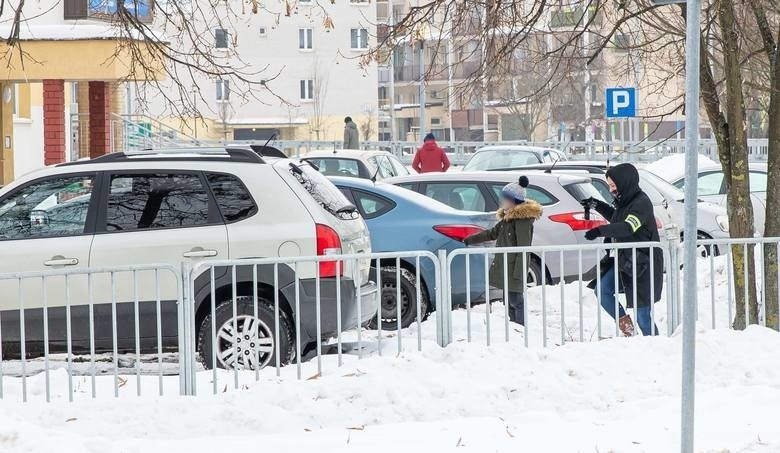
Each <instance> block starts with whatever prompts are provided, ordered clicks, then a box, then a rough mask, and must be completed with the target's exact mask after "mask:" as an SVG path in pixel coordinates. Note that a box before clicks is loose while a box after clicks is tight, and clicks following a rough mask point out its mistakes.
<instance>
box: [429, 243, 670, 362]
mask: <svg viewBox="0 0 780 453" xmlns="http://www.w3.org/2000/svg"><path fill="white" fill-rule="evenodd" d="M656 250H657V251H659V252H661V253H660V254H661V256H660V257H656V258H655V259H653V256H654V255H655V253H654V252H655V251H656ZM665 250H667V247H664V245H662V244H661V243H660V242H655V243H646V242H645V243H623V244H588V245H581V246H577V247H571V246H547V247H517V248H506V247H504V248H465V249H460V250H455V251H454V252H452V253H450V254H449V255H448V256H447V257H446V266H445V268H446V269H449V270H450V271H451V269H452V267H453V265H454V263H455V262H456V261H457V260H458V259H462V260H465V265H466V268H467V269H469V268H470V267H471V265H472V263H473V262H474V261H477V262H479V261H484V263H485V272H484V276H483V277H482V279H481V282H480V284H481V285H482V286H488V285H492V286H494V287H500V288H501V299H500V300H499V301H497V302H498V303H497V304H490V305H487V306H485V307H481V308H477V307H475V306H474V305H473V304H472V300H471V298H470V297H468V296H467V297H466V301H465V304H456V303H449V304H448V303H446V302H444V303H443V306H444V307H451V309H452V308H454V309H455V312H453V313H452V314H451V315H449V316H445V317H446V318H449V319H450V320H452V319H454V318H458V317H460V318H463V319H461V320H460V323H459V326H458V327H460V331H457V332H453V326H452V323H450V325H448V329H447V331H446V333H445V334H446V335H447V337H446V340H445V343H449V342H452V341H464V340H465V341H468V342H472V341H475V338H478V337H479V338H480V339H483V341H484V342H485V344H486V345H488V346H489V345H490V344H491V341H493V340H494V338H493V337H494V333H495V330H496V329H495V327H494V325H495V324H496V323H498V329H500V330H503V335H499V337H503V340H504V341H506V342H509V341H513V340H514V339H515V338H516V337H522V340H520V339H518V340H517V341H518V342H520V341H522V343H523V344H524V345H525V346H526V347H528V346H530V345H531V343H532V340H531V339H532V338H536V337H537V336H538V335H539V334H541V341H540V342H539V343H538V345H540V346H542V347H547V346H549V344H550V343H551V342H554V343H555V344H557V345H560V344H564V343H566V342H570V341H579V342H584V341H591V340H601V339H604V338H606V337H607V336H612V335H613V334H614V336H620V334H621V331H620V327H619V323H618V317H617V316H615V319H614V320H613V319H611V318H610V319H609V321H606V322H612V324H613V325H614V329H609V328H607V327H606V326H605V321H604V318H605V315H606V312H605V309H610V310H613V312H614V313H620V312H621V311H622V310H623V309H622V304H620V302H619V295H620V294H621V293H622V292H623V291H622V288H621V287H622V286H623V285H622V284H621V283H620V278H619V273H621V274H624V275H623V277H622V278H623V279H625V278H628V281H626V280H623V281H624V282H625V283H626V285H627V286H630V288H631V289H630V290H627V291H629V294H627V295H626V296H627V297H630V298H631V299H632V300H635V301H636V300H637V297H638V295H639V296H642V297H643V298H645V299H647V298H649V299H648V300H656V299H659V300H661V303H663V304H664V305H666V310H665V311H666V313H664V314H663V315H662V316H660V317H659V316H658V315H657V314H656V309H655V304H650V305H649V323H650V325H651V326H655V324H656V321H657V320H663V321H666V329H665V331H666V332H665V333H666V334H671V333H672V331H673V330H674V328H675V327H676V325H675V324H673V322H674V319H675V317H674V316H672V315H671V312H672V311H674V310H676V307H675V306H674V304H673V303H666V302H667V301H670V300H673V299H674V298H671V297H668V296H664V295H663V288H662V287H658V288H656V285H662V286H663V287H664V288H666V289H667V291H669V290H670V288H671V287H672V286H671V285H668V284H664V283H663V281H661V282H656V281H655V279H653V278H649V288H648V289H644V290H643V289H642V287H641V286H640V284H641V283H643V281H644V280H646V279H648V276H652V275H654V272H655V271H656V270H658V271H659V272H663V270H664V269H669V268H670V264H669V263H671V262H672V261H671V260H672V258H671V257H670V256H669V254H668V253H665ZM619 255H623V257H624V258H625V259H629V260H630V261H631V263H637V262H638V261H637V256H640V255H646V259H643V260H641V262H642V263H643V264H644V266H640V265H632V266H631V268H630V269H628V272H626V269H623V268H622V267H621V266H620V265H619V260H618V256H619ZM491 257H492V258H493V259H495V261H493V259H491ZM550 258H555V259H554V260H551V259H550ZM510 260H513V261H514V263H513V264H514V269H515V271H514V273H515V275H514V277H515V278H514V280H515V281H516V277H517V271H516V269H517V268H518V265H519V268H520V269H527V268H528V267H529V266H532V265H533V266H538V268H539V269H540V270H541V273H542V275H543V276H544V277H543V280H544V281H543V282H542V284H540V285H537V286H534V287H529V286H528V285H521V287H522V289H521V290H520V291H518V288H517V286H516V284H515V288H514V291H513V288H512V284H511V281H512V280H513V277H512V273H513V269H510V264H509V262H510ZM490 261H493V264H492V265H488V263H489V262H490ZM551 261H555V262H557V263H558V266H559V267H560V269H556V270H558V271H559V272H560V273H559V275H561V276H562V278H561V279H560V280H559V281H558V282H552V279H551V277H550V275H551V272H550V271H551V267H550V265H549V263H550V262H551ZM566 268H569V269H570V270H568V271H567V270H566ZM609 269H613V270H614V272H609V273H607V271H608V270H609ZM617 270H620V272H618V271H617ZM467 272H468V271H467ZM449 274H451V272H445V275H449ZM497 274H498V281H496V275H497ZM605 274H606V275H605ZM667 276H668V274H667ZM640 280H642V281H640ZM467 282H468V281H467ZM567 282H570V283H567ZM448 283H449V282H448ZM588 285H590V287H588ZM551 286H553V287H554V288H552V291H551V288H550V287H551ZM638 292H640V293H642V294H638ZM513 293H514V294H513ZM444 294H445V297H450V298H451V297H452V294H453V291H452V288H451V287H450V286H449V285H447V286H445V290H444ZM466 294H467V295H468V294H470V291H466ZM656 296H658V297H656ZM603 297H614V301H613V303H610V305H609V306H607V305H604V306H602V302H604V301H603V300H602V298H603ZM513 299H514V302H515V306H514V307H513V306H512V305H513V304H512V302H513ZM556 299H557V300H556ZM521 300H522V301H521ZM496 305H498V307H496ZM518 305H519V306H521V308H520V311H521V313H513V312H512V311H513V310H517V308H516V307H517V306H518ZM637 305H638V304H634V305H633V310H631V309H629V310H628V311H626V314H629V315H630V314H631V313H632V311H633V318H632V321H633V322H639V321H641V320H642V318H640V316H639V315H640V314H642V313H640V309H639V308H638V307H637ZM496 308H498V310H496ZM475 311H477V312H478V315H479V317H478V318H476V319H475V314H474V312H475ZM483 311H484V313H483ZM606 317H607V318H609V316H608V315H607V316H606ZM640 326H641V323H640V325H639V326H637V327H640ZM502 327H503V329H501V328H502ZM653 328H654V329H655V327H653ZM464 330H465V331H464ZM637 332H639V330H637ZM551 335H552V336H551ZM558 335H559V336H558ZM553 337H557V340H559V341H557V340H556V338H553Z"/></svg>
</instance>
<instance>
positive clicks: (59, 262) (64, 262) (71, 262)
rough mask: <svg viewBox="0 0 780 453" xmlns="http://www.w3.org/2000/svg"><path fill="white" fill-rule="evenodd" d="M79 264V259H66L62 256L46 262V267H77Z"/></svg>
mask: <svg viewBox="0 0 780 453" xmlns="http://www.w3.org/2000/svg"><path fill="white" fill-rule="evenodd" d="M77 264H79V260H78V259H77V258H65V257H62V256H54V257H52V259H50V260H49V261H44V262H43V265H44V266H75V265H77Z"/></svg>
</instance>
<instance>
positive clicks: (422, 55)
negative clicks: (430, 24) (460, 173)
mask: <svg viewBox="0 0 780 453" xmlns="http://www.w3.org/2000/svg"><path fill="white" fill-rule="evenodd" d="M419 46H420V49H419V52H420V61H419V66H420V95H419V97H420V132H419V140H420V141H422V139H423V137H424V136H425V127H426V122H425V43H424V41H423V40H422V39H421V40H420V41H419Z"/></svg>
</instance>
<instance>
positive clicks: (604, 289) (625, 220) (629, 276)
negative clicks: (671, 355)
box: [583, 164, 664, 336]
mask: <svg viewBox="0 0 780 453" xmlns="http://www.w3.org/2000/svg"><path fill="white" fill-rule="evenodd" d="M607 183H608V184H609V190H610V192H612V195H613V196H614V197H615V205H614V207H613V206H610V205H609V204H607V203H605V202H603V201H601V200H596V199H593V198H590V199H587V200H584V201H583V205H587V206H590V207H593V208H595V209H596V211H598V213H599V214H601V215H602V216H604V218H606V219H609V224H607V225H602V226H600V227H596V228H593V229H591V230H588V231H587V232H586V233H585V238H586V239H588V240H591V241H592V240H594V239H596V238H600V237H604V238H607V241H611V242H658V241H659V237H658V228H657V227H656V222H655V214H654V212H653V203H652V202H651V201H650V198H649V197H648V196H647V194H645V193H644V192H643V191H642V189H640V188H639V172H637V170H636V168H635V167H634V166H633V165H631V164H620V165H617V166H615V167H612V168H610V169H609V170H608V171H607ZM651 261H652V266H651ZM663 262H664V261H663V251H662V250H661V249H660V248H658V247H652V248H650V247H648V248H638V249H636V259H635V260H634V254H633V253H632V251H631V249H621V250H618V256H617V267H618V269H615V259H614V258H606V259H604V260H602V264H601V273H602V274H601V288H600V294H598V296H599V300H600V302H601V306H602V307H603V308H604V310H606V311H607V313H609V314H610V315H611V316H612V317H613V318H615V319H616V320H617V321H618V325H619V327H620V330H621V331H622V332H623V335H625V336H632V335H634V333H635V331H634V323H633V321H632V319H631V316H630V315H629V314H627V313H626V310H625V309H624V308H623V307H622V306H620V305H617V304H616V301H615V297H616V294H617V293H618V292H624V293H625V295H626V306H627V307H628V308H633V307H634V306H636V314H637V324H638V325H639V329H640V330H641V331H642V333H643V334H644V335H657V334H658V329H657V328H656V326H655V324H654V322H653V320H652V316H651V313H652V304H653V303H655V302H658V300H660V298H661V293H662V287H663V270H664V269H663ZM651 267H652V275H651ZM616 271H617V272H618V277H619V279H618V284H619V285H620V288H618V291H615V272H616ZM634 272H636V288H634ZM634 293H636V300H634ZM616 305H617V313H616Z"/></svg>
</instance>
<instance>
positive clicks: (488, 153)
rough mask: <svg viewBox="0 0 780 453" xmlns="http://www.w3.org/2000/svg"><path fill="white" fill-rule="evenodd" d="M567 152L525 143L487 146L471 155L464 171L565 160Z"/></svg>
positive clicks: (509, 167)
mask: <svg viewBox="0 0 780 453" xmlns="http://www.w3.org/2000/svg"><path fill="white" fill-rule="evenodd" d="M566 159H567V158H566V154H564V153H562V152H561V151H558V150H557V149H553V148H542V147H539V146H525V145H495V146H485V147H482V148H480V149H478V150H477V152H476V153H474V154H473V155H472V156H471V159H469V161H468V162H466V165H464V166H463V171H485V170H493V171H495V170H512V169H515V168H517V167H524V166H527V165H538V164H552V163H555V162H558V161H565V160H566Z"/></svg>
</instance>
